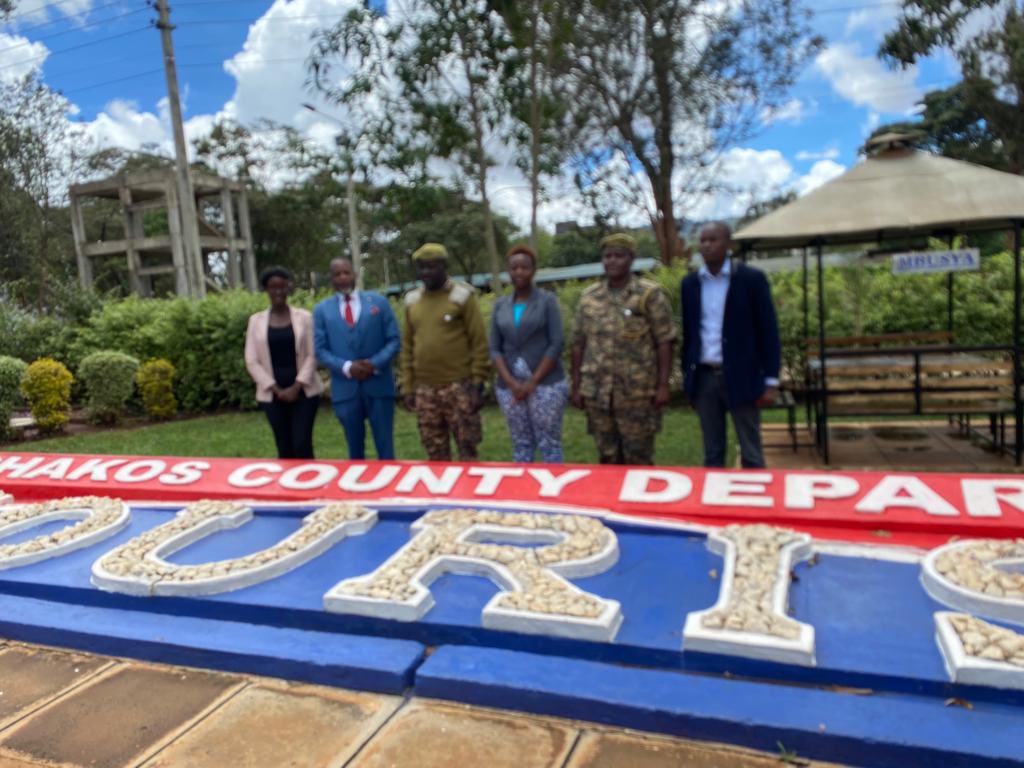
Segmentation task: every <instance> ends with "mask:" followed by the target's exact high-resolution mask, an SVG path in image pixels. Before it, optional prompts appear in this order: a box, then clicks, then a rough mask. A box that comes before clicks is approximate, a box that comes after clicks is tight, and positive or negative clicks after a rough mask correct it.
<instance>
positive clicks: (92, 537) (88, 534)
mask: <svg viewBox="0 0 1024 768" xmlns="http://www.w3.org/2000/svg"><path fill="white" fill-rule="evenodd" d="M7 498H8V499H9V498H10V497H7ZM5 500H6V499H5ZM130 519H131V518H130V516H129V512H128V507H127V506H126V505H125V504H124V502H122V501H121V500H120V499H105V498H99V497H95V496H84V497H81V498H77V499H58V500H55V501H47V502H44V503H42V504H29V505H27V506H24V507H5V508H3V509H0V538H5V537H7V536H10V535H11V534H14V533H17V532H18V531H24V530H27V529H29V528H35V527H36V526H37V525H42V524H44V523H51V522H55V521H58V520H77V521H78V522H76V523H75V524H74V525H69V526H66V527H64V528H61V529H60V530H59V531H55V532H54V533H50V534H44V535H41V536H36V537H35V538H34V539H29V540H28V541H23V542H21V543H19V544H3V545H0V569H4V568H16V567H18V566H19V565H28V564H29V563H35V562H38V561H40V560H47V559H49V558H51V557H59V556H60V555H66V554H67V553H68V552H72V551H74V550H76V549H81V548H82V547H88V546H90V545H91V544H95V543H96V542H98V541H103V540H104V539H107V538H109V537H111V536H113V535H114V534H115V533H117V532H118V531H120V530H121V529H122V528H124V527H125V526H126V525H128V522H129V520H130Z"/></svg>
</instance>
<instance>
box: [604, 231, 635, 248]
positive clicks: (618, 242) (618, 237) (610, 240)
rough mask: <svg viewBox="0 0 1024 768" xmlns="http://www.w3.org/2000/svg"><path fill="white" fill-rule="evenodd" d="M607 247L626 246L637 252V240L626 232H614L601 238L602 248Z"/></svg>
mask: <svg viewBox="0 0 1024 768" xmlns="http://www.w3.org/2000/svg"><path fill="white" fill-rule="evenodd" d="M605 248H624V249H625V250H627V251H629V252H630V253H636V240H634V239H633V237H632V236H631V235H627V234H626V233H625V232H614V233H612V234H610V235H606V236H605V237H602V238H601V250H602V251H603V250H604V249H605Z"/></svg>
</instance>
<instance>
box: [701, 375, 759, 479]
mask: <svg viewBox="0 0 1024 768" xmlns="http://www.w3.org/2000/svg"><path fill="white" fill-rule="evenodd" d="M693 406H694V408H695V409H696V410H697V416H698V417H700V430H701V433H702V434H703V436H704V466H705V467H724V466H725V450H726V445H725V443H726V435H727V432H726V428H725V415H726V414H727V413H728V414H729V415H730V416H731V417H732V425H733V427H735V429H736V439H737V440H738V441H739V444H740V463H741V464H742V465H743V468H744V469H759V468H761V467H764V449H763V448H762V447H761V411H760V410H759V409H758V407H757V406H756V405H754V404H753V403H751V404H750V405H745V406H742V407H740V408H729V406H728V405H726V403H725V379H724V377H723V376H722V371H721V369H717V370H712V369H709V368H706V367H704V366H701V368H700V370H698V371H697V396H696V397H695V398H694V401H693Z"/></svg>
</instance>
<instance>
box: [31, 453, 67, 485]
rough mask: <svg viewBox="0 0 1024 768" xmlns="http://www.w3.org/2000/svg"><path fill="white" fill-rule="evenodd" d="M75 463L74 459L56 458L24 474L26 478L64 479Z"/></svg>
mask: <svg viewBox="0 0 1024 768" xmlns="http://www.w3.org/2000/svg"><path fill="white" fill-rule="evenodd" d="M74 463H75V460H74V459H68V458H63V459H54V460H53V461H51V462H48V463H46V464H43V466H41V467H36V468H35V469H33V470H30V471H28V472H26V473H25V474H23V475H22V478H23V479H25V480H35V479H36V478H37V477H48V478H50V479H51V480H63V479H64V476H65V475H66V474H67V473H68V470H70V469H71V465H72V464H74Z"/></svg>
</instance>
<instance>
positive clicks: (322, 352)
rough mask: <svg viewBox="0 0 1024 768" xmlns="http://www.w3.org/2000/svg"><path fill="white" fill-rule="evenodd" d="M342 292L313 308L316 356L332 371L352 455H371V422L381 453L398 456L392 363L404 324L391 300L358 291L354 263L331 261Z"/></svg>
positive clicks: (338, 410) (335, 400)
mask: <svg viewBox="0 0 1024 768" xmlns="http://www.w3.org/2000/svg"><path fill="white" fill-rule="evenodd" d="M331 285H333V286H334V289H335V290H336V291H337V293H336V294H335V295H334V296H332V297H331V298H329V299H324V300H323V301H321V302H320V303H319V304H317V305H316V308H315V309H314V310H313V341H314V345H315V347H316V358H317V360H319V361H320V362H321V363H322V364H323V365H324V366H326V367H327V369H328V370H330V372H331V401H332V402H333V403H334V413H335V414H336V415H337V416H338V421H340V422H341V426H342V428H343V429H344V430H345V439H346V440H347V441H348V455H349V458H350V459H362V458H365V455H366V453H365V451H366V420H367V419H369V421H370V429H371V430H372V431H373V442H374V444H375V445H376V446H377V456H378V458H381V459H393V458H395V438H394V423H395V379H394V376H393V375H392V373H391V361H392V360H393V359H394V357H395V355H397V354H398V348H399V338H398V323H396V322H395V313H394V312H392V311H391V305H390V304H389V303H388V300H387V299H385V298H384V297H383V296H381V295H380V294H378V293H372V292H371V291H358V290H356V276H355V271H354V270H353V269H352V262H351V261H349V260H348V259H334V260H333V261H332V262H331Z"/></svg>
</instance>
